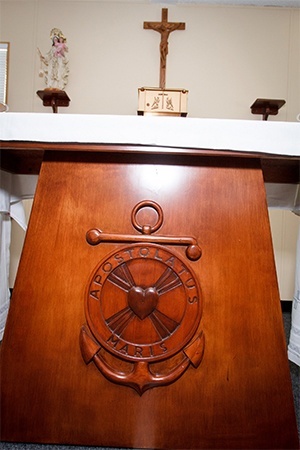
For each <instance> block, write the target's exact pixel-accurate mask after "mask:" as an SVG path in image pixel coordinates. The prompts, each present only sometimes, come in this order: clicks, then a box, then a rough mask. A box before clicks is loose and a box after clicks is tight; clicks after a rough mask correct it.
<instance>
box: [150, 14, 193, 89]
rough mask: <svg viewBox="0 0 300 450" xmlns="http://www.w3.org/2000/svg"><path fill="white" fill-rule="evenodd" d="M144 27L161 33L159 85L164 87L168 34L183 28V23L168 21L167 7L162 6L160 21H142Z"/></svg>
mask: <svg viewBox="0 0 300 450" xmlns="http://www.w3.org/2000/svg"><path fill="white" fill-rule="evenodd" d="M144 29H145V30H154V31H158V33H160V34H161V38H160V72H159V87H160V88H161V89H165V87H166V67H167V54H168V39H169V35H170V33H172V31H176V30H185V23H183V22H177V23H176V22H168V9H167V8H163V9H162V11H161V22H144Z"/></svg>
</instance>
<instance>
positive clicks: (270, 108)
mask: <svg viewBox="0 0 300 450" xmlns="http://www.w3.org/2000/svg"><path fill="white" fill-rule="evenodd" d="M284 104H285V100H272V99H266V98H257V99H256V100H255V102H254V103H253V104H252V105H251V107H250V108H251V112H252V114H261V115H262V116H263V120H268V117H269V115H271V116H276V115H277V114H278V111H279V109H280V108H281V107H282V106H283V105H284Z"/></svg>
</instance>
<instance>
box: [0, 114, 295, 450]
mask: <svg viewBox="0 0 300 450" xmlns="http://www.w3.org/2000/svg"><path fill="white" fill-rule="evenodd" d="M41 116H42V117H41V124H42V123H45V125H47V127H45V128H44V129H43V126H41V127H39V130H38V131H37V132H41V133H42V132H43V133H44V132H49V131H46V130H49V129H50V130H51V135H52V142H48V141H47V140H44V141H43V140H42V139H41V135H40V136H39V140H37V141H36V142H33V141H31V142H29V141H28V138H29V134H30V133H31V132H32V128H31V127H29V128H28V129H27V127H26V129H25V131H24V134H22V136H23V139H20V140H16V141H14V142H12V141H11V140H9V139H3V134H2V135H1V133H6V132H7V131H5V132H4V131H1V129H0V138H1V136H2V138H1V140H2V152H3V153H5V152H6V151H7V152H8V154H11V153H10V152H12V154H14V153H13V152H17V154H18V155H20V153H24V155H25V156H24V158H25V159H26V151H27V150H28V149H31V150H34V149H35V150H37V151H43V152H44V154H43V162H42V166H41V170H40V175H39V181H38V186H37V190H36V195H35V200H34V205H33V209H32V213H31V219H30V224H29V227H28V231H27V235H26V242H25V245H24V249H23V253H22V258H21V261H20V266H19V271H18V275H17V278H16V283H15V288H14V293H13V299H12V303H11V309H10V312H9V317H8V321H7V327H6V330H5V334H4V339H3V344H2V351H1V363H2V368H1V439H2V440H3V441H10V442H39V443H53V444H58V443H60V444H73V445H89V446H90V445H96V446H104V447H105V446H109V447H128V448H149V449H150V448H159V449H172V450H174V449H182V448H186V449H200V448H215V449H220V448H228V449H236V448H241V449H242V448H245V449H246V448H274V449H276V448H277V449H282V448H290V449H293V448H297V445H298V435H297V426H296V420H295V412H294V408H293V397H292V389H291V384H290V374H289V367H288V361H287V353H286V343H285V337H284V330H283V324H282V316H281V309H280V300H279V294H278V286H277V279H276V271H275V264H274V257H273V249H272V240H271V234H270V226H269V219H268V211H267V204H266V196H265V188H264V179H263V173H262V169H261V159H262V157H261V153H256V151H257V149H256V148H254V147H255V145H254V144H253V151H254V152H253V153H251V152H250V151H248V152H246V151H245V148H243V146H244V145H245V146H246V145H248V140H246V138H245V134H244V133H241V134H239V135H238V136H234V135H232V136H231V139H232V147H234V146H235V144H236V142H235V137H236V138H237V141H238V142H239V145H240V151H238V150H234V149H232V150H228V148H230V146H227V150H225V151H222V150H220V149H216V148H214V149H213V148H212V146H210V147H209V148H208V146H207V145H204V142H205V143H206V144H207V142H208V141H207V140H206V137H207V136H206V137H205V133H204V132H203V133H202V132H201V126H202V121H198V120H196V121H193V120H192V121H189V119H184V120H182V119H180V118H179V119H178V120H177V119H176V118H172V119H170V118H161V119H162V121H159V122H156V121H155V120H154V121H153V118H151V120H148V118H147V117H134V118H126V117H125V118H119V119H118V120H117V119H116V118H99V117H91V118H85V117H76V116H74V117H62V118H59V117H58V115H56V114H49V115H48V116H47V117H44V116H45V115H41ZM64 116H65V115H64ZM15 119H16V121H18V120H19V116H18V115H17V116H16V118H15ZM36 119H37V118H36V117H30V118H28V120H29V121H30V120H34V122H35V123H36ZM46 119H49V120H46ZM58 119H60V120H62V122H60V121H59V120H58ZM3 120H8V119H3ZM10 120H14V116H12V117H11V118H10ZM77 120H79V121H80V122H81V123H82V129H81V130H83V131H82V132H80V138H81V139H85V134H84V133H87V136H88V138H89V140H85V142H81V143H80V142H74V134H73V142H72V135H71V133H70V128H69V127H68V126H67V127H66V124H67V123H72V124H73V127H72V131H73V130H74V131H75V133H76V127H75V126H74V124H75V123H76V121H77ZM169 120H170V122H168V123H170V124H171V123H172V121H173V120H174V121H176V123H175V122H174V124H173V126H175V125H176V126H175V128H174V129H176V128H177V132H178V139H180V138H182V139H183V135H182V129H183V128H182V127H187V128H186V130H187V129H188V130H189V133H187V134H186V137H187V140H186V142H187V145H186V146H183V145H182V146H179V145H178V146H172V145H163V144H162V142H163V139H166V138H167V136H168V132H167V131H166V129H168V131H169V132H171V134H170V136H169V138H170V139H173V138H174V132H173V130H172V125H170V127H171V129H169V128H168V127H165V126H162V124H165V123H166V121H169ZM24 121H25V122H26V118H25V119H24ZM110 121H112V122H114V127H112V130H113V134H112V136H113V137H114V136H116V133H115V130H116V129H117V128H116V126H115V125H116V121H117V122H118V123H119V125H120V126H119V128H118V133H117V134H118V136H119V139H123V140H125V142H126V144H123V145H122V144H120V143H114V144H110V143H109V141H108V143H105V140H106V139H110V138H109V137H108V135H107V134H105V133H107V126H104V125H105V123H106V124H107V123H108V122H110ZM84 122H86V124H87V123H89V124H90V125H92V126H91V129H90V130H88V129H86V128H85V127H84V126H83V124H84ZM100 122H101V123H102V126H99V124H100ZM51 123H52V124H53V123H56V125H57V126H56V128H55V127H49V125H50V124H51ZM133 123H134V124H135V125H137V124H139V126H134V127H132V128H131V131H133V130H135V131H137V132H138V133H140V132H141V129H143V127H144V129H143V135H144V139H145V140H146V141H147V139H149V141H150V140H152V145H149V143H148V145H145V144H141V143H140V144H139V145H137V144H136V143H131V144H130V143H128V142H130V140H129V138H128V136H127V135H126V133H128V132H129V124H133ZM154 123H155V124H156V127H157V128H155V129H152V130H150V129H148V127H149V126H150V125H151V126H153V124H154ZM222 123H223V122H222ZM22 124H23V125H24V122H23V121H22ZM22 124H21V127H17V126H16V127H14V130H15V133H16V134H17V133H23V132H22V131H20V130H22V126H23V125H22ZM122 124H123V125H124V128H123V127H122V126H121V125H122ZM215 124H216V123H215V122H213V123H211V122H206V121H205V124H204V128H205V130H206V132H208V131H207V130H208V129H209V127H213V126H215ZM221 125H222V124H221ZM235 125H236V130H237V129H239V127H242V128H243V129H244V127H251V124H243V123H240V122H237V123H235ZM265 125H267V126H266V127H264V126H265ZM269 125H270V124H269V123H268V122H264V123H263V122H261V123H259V125H258V126H257V134H256V135H255V137H257V136H258V135H259V134H260V133H261V134H263V133H267V130H269V129H271V128H272V125H271V126H269ZM227 126H228V127H229V130H227V131H228V134H227V133H226V129H227V128H226V127H227ZM231 126H232V123H230V124H228V123H227V122H226V123H225V124H223V128H222V126H220V128H219V130H220V133H221V134H222V142H223V143H224V146H225V145H226V136H227V135H228V136H229V135H230V134H231V133H230V130H231V129H232V128H231ZM262 126H263V129H262V128H261V127H262ZM60 127H61V130H60ZM54 128H55V129H56V132H57V133H58V134H57V135H56V136H55V133H53V131H52V130H53V129H54ZM283 128H284V129H285V128H288V131H289V132H290V131H291V129H294V128H293V127H290V126H289V125H288V124H287V127H283ZM92 130H94V134H93V132H92ZM147 130H148V133H149V134H147ZM121 131H122V133H121ZM150 131H151V132H150ZM155 131H156V132H155ZM160 132H161V133H162V134H161V136H160ZM97 133H102V137H99V136H97V139H96V134H97ZM198 133H200V134H198ZM295 133H299V131H298V128H296V127H295ZM58 135H59V137H58ZM289 136H290V137H291V134H290V133H289ZM209 137H210V138H213V139H214V144H215V143H216V140H215V136H211V135H210V133H209ZM252 137H253V136H252ZM24 138H25V139H24ZM56 138H57V139H58V141H57V142H55V139H56ZM244 138H245V141H243V139H244ZM26 139H27V141H26ZM127 139H128V140H127ZM132 139H133V138H132ZM155 139H156V140H158V141H160V139H162V141H160V142H161V145H160V146H158V145H155V144H154V143H153V141H154V140H155ZM197 139H204V141H203V144H202V145H199V146H195V140H196V141H197ZM93 140H94V142H93ZM97 140H98V143H97V142H95V141H97ZM176 140H177V136H176ZM99 141H101V143H99ZM271 141H272V139H271ZM103 142H104V143H103ZM164 142H165V141H164ZM177 142H180V141H178V140H177ZM261 142H262V141H261V139H258V141H257V145H258V146H261ZM264 142H268V143H269V142H270V140H268V139H266V140H264ZM295 142H296V141H295ZM169 144H170V141H169ZM290 144H291V139H289V140H288V144H287V146H286V147H285V150H286V152H287V156H277V157H275V159H276V161H277V162H278V161H279V164H280V161H281V159H285V160H287V161H290V160H291V159H292V160H293V158H294V157H295V156H294V157H293V156H292V155H291V153H292V152H293V145H292V146H291V148H289V147H288V146H289V145H290ZM277 145H278V146H280V147H281V149H282V148H283V147H282V146H281V145H280V143H279V142H277V141H276V142H275V141H274V147H273V145H272V147H273V148H274V151H276V148H277ZM295 152H296V150H295ZM268 157H270V158H274V154H272V155H269V156H268V155H267V153H264V158H266V159H268ZM283 166H284V165H283ZM282 392H284V395H282ZM32 399H34V401H31V400H32ZM116 422H117V426H116ZM187 424H188V426H187ZM174 430H176V432H174Z"/></svg>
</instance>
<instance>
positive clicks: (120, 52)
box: [0, 0, 300, 299]
mask: <svg viewBox="0 0 300 450" xmlns="http://www.w3.org/2000/svg"><path fill="white" fill-rule="evenodd" d="M162 7H168V10H169V21H175V22H185V23H186V30H185V31H176V32H173V33H172V34H171V36H170V39H169V55H168V60H167V83H166V85H167V86H166V87H167V88H186V89H188V90H189V100H188V117H209V118H233V119H248V120H261V117H260V116H255V115H252V114H251V111H250V106H251V104H252V103H253V102H254V100H255V99H256V98H260V97H262V98H279V99H281V98H282V99H285V100H286V105H285V106H284V107H283V108H282V109H281V110H280V111H279V114H278V115H277V116H270V117H269V120H272V121H277V120H280V121H296V117H297V115H298V114H299V113H300V62H299V61H300V59H299V55H300V8H275V7H246V6H243V7H231V6H223V7H220V6H200V5H198V6H195V5H193V6H192V5H191V6H181V5H180V4H179V5H178V6H170V5H168V4H164V3H157V2H151V1H150V0H149V1H146V0H145V1H143V0H136V1H126V0H123V1H113V0H110V1H103V0H61V1H58V0H0V40H3V41H9V42H10V52H11V53H10V67H9V69H10V70H9V89H8V103H9V108H10V111H14V112H24V111H25V112H42V113H43V112H51V110H50V108H45V107H43V105H42V102H41V100H40V98H39V97H38V96H37V95H36V91H37V90H40V89H44V87H45V85H44V81H43V79H42V78H39V76H38V72H39V67H40V63H39V58H38V54H37V47H39V48H40V49H41V51H42V53H43V54H45V53H46V52H47V51H48V50H49V49H50V46H51V42H50V38H49V34H50V30H51V29H52V28H54V27H58V28H60V29H61V30H62V31H63V33H64V34H65V36H66V37H67V43H68V46H69V60H70V63H69V65H70V77H69V83H68V86H67V87H66V91H67V93H68V95H69V97H70V99H71V103H70V106H69V107H68V108H59V113H60V114H66V113H74V114H76V113H83V114H136V110H137V104H138V97H137V92H138V88H139V87H142V86H150V87H156V86H158V83H159V41H160V36H159V34H158V33H156V32H154V31H151V30H144V29H143V22H144V21H159V20H160V19H161V9H162ZM183 120H184V119H183ZM285 214H289V215H291V214H292V213H288V212H281V213H280V216H278V215H276V213H275V214H271V221H272V230H276V232H273V237H274V240H275V244H274V245H275V248H282V245H287V247H288V248H290V249H293V248H294V246H295V242H296V234H295V228H296V227H294V225H286V224H287V223H288V222H289V221H287V220H283V219H282V217H284V215H285ZM294 219H295V220H298V218H296V216H293V223H294ZM286 227H288V228H286ZM287 230H288V231H287ZM13 236H14V243H13V247H18V248H20V246H21V244H20V242H22V236H21V237H18V231H16V229H15V227H14V230H13ZM282 239H284V241H282ZM18 240H20V242H19V243H18ZM284 242H286V244H284ZM15 244H17V245H15ZM13 253H14V252H13ZM16 255H17V256H14V254H13V261H17V260H18V250H16ZM285 255H286V252H285V251H283V252H282V251H281V250H279V251H276V258H277V265H278V267H279V266H280V267H281V268H283V269H282V270H280V271H279V273H280V285H281V290H282V292H281V295H282V298H284V299H286V298H292V295H293V284H291V282H289V283H288V286H286V283H285V282H283V280H285V279H286V275H285V273H284V267H286V268H287V270H288V271H289V274H291V273H292V272H293V271H294V266H293V263H290V261H294V259H295V258H294V254H292V255H291V254H290V252H289V257H288V258H289V262H287V263H286V262H285V261H286V259H285V258H286V256H285ZM281 258H283V259H282V260H281ZM279 260H280V263H278V261H279ZM291 265H292V267H291ZM14 272H15V266H14V267H13V268H12V279H13V277H14V275H13V274H14ZM289 276H290V275H289ZM292 277H293V275H292Z"/></svg>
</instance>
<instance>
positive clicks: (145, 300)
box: [128, 286, 159, 320]
mask: <svg viewBox="0 0 300 450" xmlns="http://www.w3.org/2000/svg"><path fill="white" fill-rule="evenodd" d="M158 297H159V295H158V293H157V291H156V289H155V287H149V288H147V289H143V288H141V287H139V286H134V287H132V288H131V289H130V291H129V292H128V305H129V306H130V308H131V309H132V311H133V312H134V313H135V314H136V315H137V316H138V317H139V318H140V319H141V320H144V319H145V318H146V317H147V316H149V314H151V313H152V311H154V309H155V308H156V305H157V302H158Z"/></svg>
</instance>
